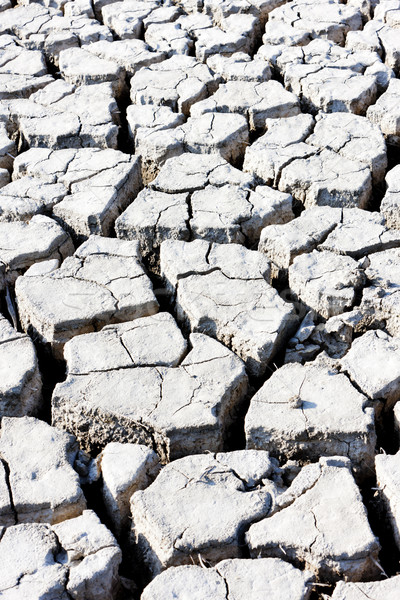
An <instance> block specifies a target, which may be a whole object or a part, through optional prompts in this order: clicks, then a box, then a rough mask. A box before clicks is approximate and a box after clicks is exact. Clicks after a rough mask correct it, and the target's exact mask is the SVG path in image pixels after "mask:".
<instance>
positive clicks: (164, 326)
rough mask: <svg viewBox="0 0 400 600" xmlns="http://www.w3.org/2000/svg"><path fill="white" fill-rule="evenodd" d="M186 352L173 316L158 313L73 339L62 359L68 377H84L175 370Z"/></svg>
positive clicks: (184, 342) (108, 326)
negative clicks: (146, 369)
mask: <svg viewBox="0 0 400 600" xmlns="http://www.w3.org/2000/svg"><path fill="white" fill-rule="evenodd" d="M150 342H151V343H150ZM214 348H215V346H214ZM187 350H188V349H187V342H186V340H185V338H184V337H183V336H182V333H181V331H180V329H179V328H178V326H177V324H176V323H175V321H174V319H173V317H172V316H171V315H170V314H169V313H157V314H154V315H152V316H151V317H140V318H138V319H135V321H131V322H128V323H118V324H115V325H106V327H104V328H103V329H102V330H101V331H98V332H94V333H88V334H86V335H85V336H84V337H82V336H79V337H77V338H74V339H72V340H71V341H70V342H69V343H68V346H66V348H65V358H66V361H67V366H68V373H69V374H70V375H85V374H86V373H102V372H106V371H111V370H118V369H123V368H134V367H148V366H151V365H155V366H159V367H177V366H178V365H179V364H180V363H181V362H182V360H183V359H184V358H185V355H186V354H187Z"/></svg>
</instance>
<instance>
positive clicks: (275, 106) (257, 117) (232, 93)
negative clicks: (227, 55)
mask: <svg viewBox="0 0 400 600" xmlns="http://www.w3.org/2000/svg"><path fill="white" fill-rule="evenodd" d="M214 112H217V113H218V112H222V113H239V114H241V115H244V116H245V117H246V118H247V120H248V123H249V127H250V129H251V130H256V129H264V128H265V120H266V119H278V118H283V117H292V116H295V115H298V114H299V113H300V105H299V101H298V99H297V98H296V96H295V95H294V94H292V93H291V92H287V91H286V90H285V88H284V87H283V86H282V84H280V83H279V82H278V81H266V82H261V83H259V82H252V81H228V83H225V84H222V85H220V86H219V88H218V90H217V91H216V92H215V93H214V94H213V95H212V96H211V97H210V98H207V99H206V100H203V101H202V102H197V103H196V104H194V105H193V106H192V108H191V109H190V114H191V115H192V116H194V117H198V116H200V115H203V114H205V113H214Z"/></svg>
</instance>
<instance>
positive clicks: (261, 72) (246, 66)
mask: <svg viewBox="0 0 400 600" xmlns="http://www.w3.org/2000/svg"><path fill="white" fill-rule="evenodd" d="M207 66H208V67H209V68H210V69H211V71H213V72H214V73H215V74H217V75H219V76H220V77H221V78H222V79H223V80H224V81H225V82H227V81H246V82H247V81H254V82H262V81H269V80H270V79H271V76H272V74H271V68H270V66H269V65H268V64H267V63H265V62H264V61H262V60H252V59H251V56H249V54H245V53H244V52H235V54H232V56H223V55H220V54H214V55H213V56H210V58H209V59H208V60H207Z"/></svg>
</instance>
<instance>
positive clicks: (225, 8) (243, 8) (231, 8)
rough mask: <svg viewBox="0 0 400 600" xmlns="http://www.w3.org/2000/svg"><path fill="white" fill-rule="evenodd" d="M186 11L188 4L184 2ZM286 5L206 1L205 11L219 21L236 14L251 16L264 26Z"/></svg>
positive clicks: (260, 0) (278, 0)
mask: <svg viewBox="0 0 400 600" xmlns="http://www.w3.org/2000/svg"><path fill="white" fill-rule="evenodd" d="M184 4H185V8H186V10H188V8H187V7H186V4H187V2H184ZM281 4H284V0H250V1H249V0H222V1H220V0H204V2H203V8H204V11H205V12H206V13H207V14H209V15H212V16H213V18H214V19H215V20H216V21H218V20H220V19H221V18H223V17H228V16H229V15H234V14H238V13H239V14H251V15H254V16H255V17H257V18H258V19H259V20H260V21H261V23H262V24H263V25H264V24H265V21H266V19H267V18H268V15H269V14H270V12H271V11H272V10H274V8H276V7H277V6H280V5H281Z"/></svg>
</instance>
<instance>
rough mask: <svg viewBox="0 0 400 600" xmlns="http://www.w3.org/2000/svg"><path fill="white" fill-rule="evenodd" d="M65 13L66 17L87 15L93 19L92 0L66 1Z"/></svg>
mask: <svg viewBox="0 0 400 600" xmlns="http://www.w3.org/2000/svg"><path fill="white" fill-rule="evenodd" d="M63 1H64V0H63ZM64 15H65V16H66V17H81V16H86V17H89V18H90V19H93V18H94V11H93V6H92V2H91V0H69V1H68V2H65V4H64Z"/></svg>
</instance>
